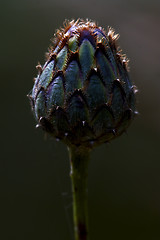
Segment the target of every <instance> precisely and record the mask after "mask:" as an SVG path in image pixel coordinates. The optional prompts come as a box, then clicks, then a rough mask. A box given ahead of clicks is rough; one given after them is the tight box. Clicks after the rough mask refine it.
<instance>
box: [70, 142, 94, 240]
mask: <svg viewBox="0 0 160 240" xmlns="http://www.w3.org/2000/svg"><path fill="white" fill-rule="evenodd" d="M69 153H70V164H71V173H70V176H71V181H72V191H73V220H74V232H75V240H89V234H88V197H87V195H88V194H87V176H88V162H89V157H90V149H88V148H84V147H74V146H72V147H69Z"/></svg>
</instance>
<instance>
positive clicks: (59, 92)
mask: <svg viewBox="0 0 160 240" xmlns="http://www.w3.org/2000/svg"><path fill="white" fill-rule="evenodd" d="M117 38H118V35H115V34H114V31H113V30H112V29H111V28H109V29H108V32H105V30H104V29H103V28H101V27H98V26H97V25H96V24H95V23H94V22H91V21H87V20H86V21H82V20H78V21H76V22H75V21H71V22H67V23H66V25H65V27H64V29H61V30H58V31H57V33H56V34H55V36H54V40H53V45H54V46H53V47H52V48H51V49H50V51H49V53H48V57H47V61H46V63H45V64H44V66H43V67H42V66H41V65H38V66H37V68H38V71H39V73H38V76H37V78H36V79H35V83H34V86H33V90H32V91H31V94H30V95H29V98H30V100H31V105H32V109H33V112H34V115H35V118H36V121H37V122H38V126H41V127H42V128H43V129H44V130H45V131H47V132H48V133H50V134H51V135H53V136H54V137H55V138H58V139H60V140H62V141H63V142H65V143H66V144H67V145H76V146H80V145H83V146H86V147H91V148H92V147H95V146H97V145H99V144H102V143H105V142H108V141H110V140H112V139H114V138H115V137H117V136H119V135H121V134H122V133H123V132H124V131H125V130H126V129H127V128H128V126H129V124H130V122H131V121H132V119H133V118H134V116H135V113H136V111H135V92H136V88H135V86H134V85H132V82H131V80H130V78H129V75H128V61H127V59H126V56H125V55H122V53H121V50H119V48H118V47H117Z"/></svg>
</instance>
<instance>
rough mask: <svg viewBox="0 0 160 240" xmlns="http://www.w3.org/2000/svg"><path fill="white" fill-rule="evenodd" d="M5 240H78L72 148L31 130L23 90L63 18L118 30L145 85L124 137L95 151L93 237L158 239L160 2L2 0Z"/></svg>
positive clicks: (0, 214)
mask: <svg viewBox="0 0 160 240" xmlns="http://www.w3.org/2000/svg"><path fill="white" fill-rule="evenodd" d="M0 11H1V13H0V18H1V21H0V23H1V28H0V32H1V37H0V43H1V44H0V49H1V50H0V61H1V62H0V68H1V71H0V72H1V79H0V83H1V93H0V97H1V101H0V105H1V108H0V109H1V124H0V128H1V131H0V133H1V144H0V146H1V157H0V185H1V186H0V207H1V210H0V220H1V224H0V239H2V240H51V239H54V240H73V235H72V197H71V187H70V179H69V160H68V152H67V149H66V146H64V145H63V144H62V143H60V142H56V141H55V140H52V139H51V137H47V138H46V137H45V136H44V133H43V132H42V131H41V130H36V129H35V124H36V123H35V121H34V118H33V116H32V113H31V108H30V105H29V101H28V99H27V98H26V95H27V93H28V92H29V90H30V89H31V88H32V85H33V81H32V79H33V77H35V76H36V74H37V71H36V69H35V65H36V64H37V62H38V61H40V62H41V63H42V64H43V63H44V53H45V52H46V51H47V48H48V45H49V44H50V40H49V39H50V38H51V37H52V35H53V33H54V31H55V29H56V28H59V27H60V26H62V23H63V21H64V19H66V18H67V19H68V18H69V19H72V18H78V17H81V18H89V19H92V20H96V21H97V22H98V23H99V25H102V26H103V27H107V26H108V25H109V26H112V27H113V28H114V29H115V30H116V32H117V33H120V39H119V44H120V46H121V47H122V49H123V52H125V53H126V54H127V56H128V58H129V59H130V69H131V70H130V75H131V78H132V80H133V81H134V82H135V84H136V85H137V86H138V88H139V94H138V111H139V112H140V115H139V116H138V117H137V118H136V119H135V121H134V122H133V124H132V125H131V127H130V128H129V129H128V134H127V135H123V136H121V137H120V138H118V139H116V140H114V141H113V142H112V143H111V144H110V145H107V146H106V145H103V146H101V147H99V148H97V149H95V150H94V151H93V152H92V159H91V162H90V165H89V220H90V235H91V240H99V239H100V240H101V239H104V240H117V239H123V240H143V239H145V240H159V239H160V106H159V105H160V30H159V25H160V1H158V0H157V1H156V0H152V1H151V0H150V1H149V0H148V1H147V0H145V1H144V0H141V1H140V0H139V1H138V0H134V1H132V0H131V1H128V0H127V1H125V0H119V1H118V0H112V1H111V0H108V1H106V0H98V1H95V0H92V1H91V0H88V1H87V0H81V1H76V0H68V1H64V0H61V1H60V0H45V1H42V0H26V1H25V0H13V1H12V0H6V1H4V0H2V1H1V2H0Z"/></svg>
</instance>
